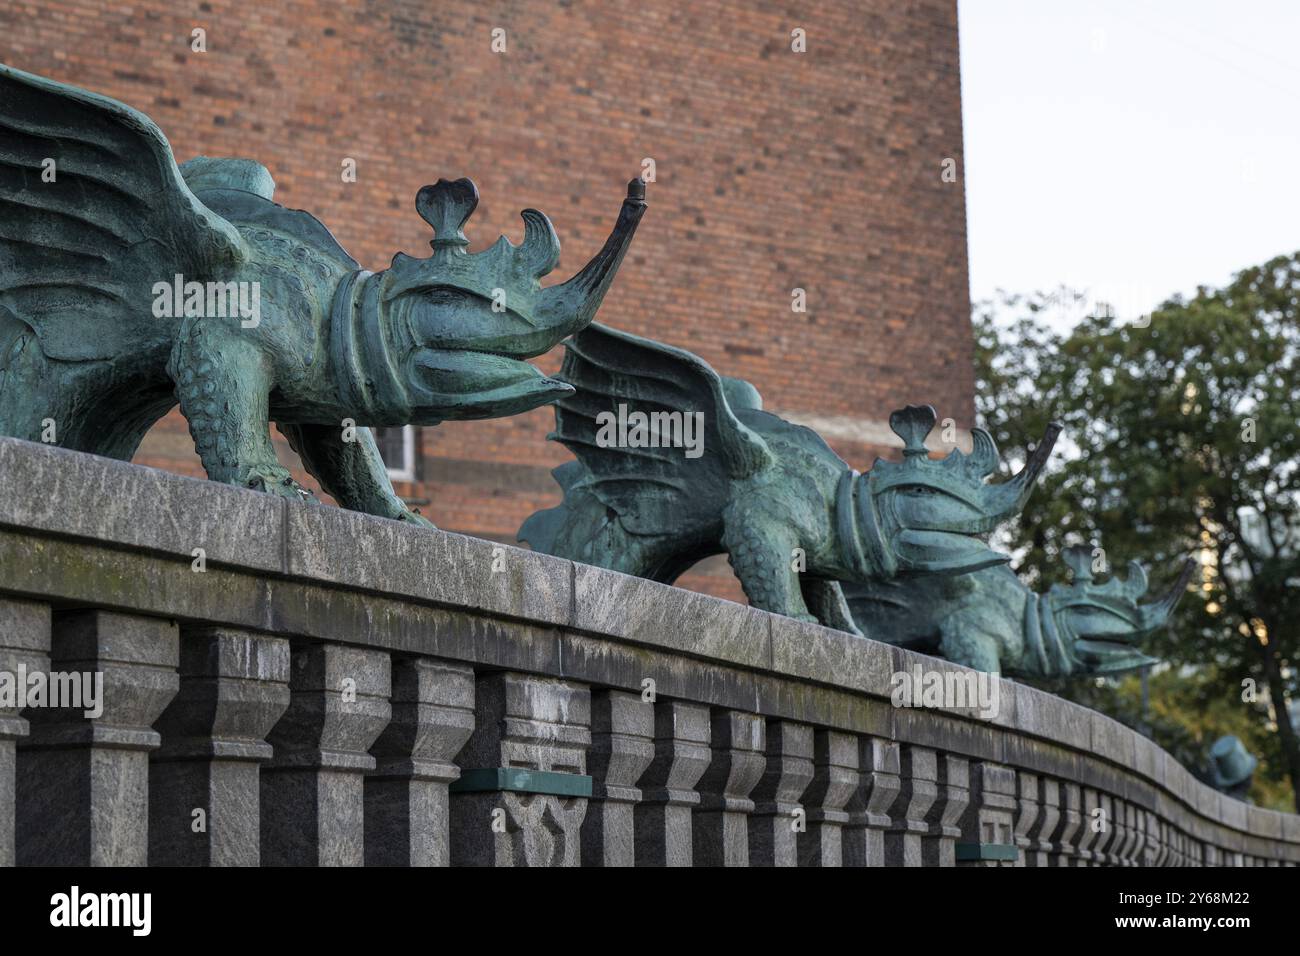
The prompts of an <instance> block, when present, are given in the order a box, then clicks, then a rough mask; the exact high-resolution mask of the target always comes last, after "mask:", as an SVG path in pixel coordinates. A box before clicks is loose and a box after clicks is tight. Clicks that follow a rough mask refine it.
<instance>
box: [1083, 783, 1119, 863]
mask: <svg viewBox="0 0 1300 956" xmlns="http://www.w3.org/2000/svg"><path fill="white" fill-rule="evenodd" d="M1092 793H1093V794H1094V796H1093V800H1094V801H1095V802H1094V804H1093V806H1092V807H1091V808H1090V809H1089V810H1088V813H1087V815H1086V816H1085V825H1086V826H1089V827H1093V826H1095V828H1096V831H1097V836H1096V839H1094V840H1093V842H1092V847H1091V850H1092V865H1093V866H1111V865H1113V864H1112V862H1111V861H1112V859H1113V857H1112V853H1111V851H1112V848H1113V847H1114V845H1115V839H1116V837H1117V834H1118V831H1117V830H1116V827H1115V802H1114V799H1113V798H1112V797H1111V795H1110V794H1108V793H1105V792H1104V791H1101V790H1094V791H1092Z"/></svg>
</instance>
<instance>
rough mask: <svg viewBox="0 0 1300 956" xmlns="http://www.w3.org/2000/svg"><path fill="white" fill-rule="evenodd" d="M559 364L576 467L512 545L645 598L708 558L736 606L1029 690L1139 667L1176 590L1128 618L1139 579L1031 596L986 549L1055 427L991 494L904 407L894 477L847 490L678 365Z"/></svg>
mask: <svg viewBox="0 0 1300 956" xmlns="http://www.w3.org/2000/svg"><path fill="white" fill-rule="evenodd" d="M565 348H566V354H565V360H564V367H563V370H562V372H561V375H560V377H561V378H562V379H563V380H565V381H567V382H569V383H570V384H572V385H573V386H574V387H575V389H576V391H575V392H574V393H573V394H572V395H568V396H565V397H563V398H561V399H560V400H559V401H558V402H557V403H556V408H555V419H556V430H555V433H554V434H553V435H552V436H551V437H552V438H554V439H556V440H558V441H560V442H562V443H563V444H564V445H565V446H566V447H568V448H569V449H570V450H571V451H572V452H573V453H574V455H575V456H576V459H577V460H576V461H571V462H568V463H566V464H564V465H561V466H560V467H559V468H557V469H555V471H554V475H555V478H556V480H557V481H558V482H559V483H560V486H561V487H562V488H563V490H564V500H563V502H562V503H561V504H560V505H559V506H558V507H555V508H551V509H548V510H545V511H539V512H537V513H536V514H534V515H533V516H532V517H530V518H529V519H528V520H527V521H525V522H524V524H523V526H522V527H521V528H520V529H519V539H520V540H521V541H526V542H528V543H529V544H531V545H532V547H533V548H534V549H536V550H538V551H544V552H547V553H549V554H555V555H559V556H561V557H566V558H570V559H572V560H574V561H582V562H585V563H587V564H595V565H599V566H601V567H605V568H610V569H612V570H615V571H622V572H624V573H627V574H634V575H637V576H639V577H645V578H651V579H653V580H656V581H661V582H664V583H671V582H673V581H674V580H675V579H676V578H677V577H678V576H679V575H680V574H682V573H683V572H684V571H685V570H686V569H687V568H689V567H690V566H691V565H692V564H694V563H695V562H696V561H698V560H700V559H701V558H704V557H707V556H709V555H713V554H719V553H726V554H727V556H728V558H729V560H730V562H731V565H732V567H733V568H734V569H735V572H736V576H737V577H738V578H739V579H740V583H741V585H742V586H743V588H744V590H745V594H746V596H747V597H748V598H749V600H750V603H751V604H753V605H754V606H755V607H759V608H762V609H764V610H767V611H772V612H774V613H777V614H784V615H786V616H788V617H794V618H797V619H800V620H806V621H814V620H815V621H819V622H820V623H822V624H824V625H826V626H827V627H833V628H837V629H839V630H843V631H848V632H850V633H854V634H862V633H863V632H866V635H867V636H869V637H873V638H876V639H879V640H884V641H886V642H888V643H894V644H899V645H902V646H906V647H911V648H914V649H917V650H921V651H925V652H928V653H942V654H944V655H945V656H947V657H948V658H949V659H951V660H953V661H955V662H957V663H960V664H965V665H967V666H970V667H974V668H977V669H980V670H985V671H991V672H999V671H1005V672H1007V673H1010V674H1021V675H1028V676H1041V677H1057V676H1068V675H1075V674H1102V673H1114V672H1116V671H1121V670H1126V669H1130V668H1134V667H1140V666H1143V665H1145V664H1150V663H1152V660H1151V659H1150V658H1148V657H1146V656H1145V655H1143V654H1142V653H1141V652H1140V650H1138V648H1137V643H1138V642H1139V641H1140V640H1141V639H1142V638H1143V637H1145V636H1146V635H1148V634H1150V633H1151V632H1152V631H1154V630H1155V629H1156V628H1158V627H1160V626H1162V625H1163V624H1164V623H1165V621H1166V620H1167V618H1168V616H1169V612H1170V611H1171V610H1172V608H1173V606H1174V604H1175V603H1176V602H1177V600H1178V598H1179V596H1180V595H1181V594H1182V593H1183V591H1184V590H1186V586H1187V582H1188V579H1189V577H1190V574H1191V570H1192V566H1191V564H1190V562H1189V563H1188V565H1187V566H1186V567H1185V568H1184V571H1183V574H1182V576H1181V577H1180V578H1179V580H1178V582H1177V584H1175V585H1174V588H1173V589H1172V590H1171V591H1170V592H1169V594H1168V595H1166V596H1165V597H1163V598H1161V599H1159V600H1157V601H1154V602H1150V603H1140V601H1139V598H1141V597H1142V595H1143V594H1144V593H1145V591H1146V574H1145V572H1144V571H1143V570H1142V568H1141V566H1139V565H1137V564H1136V563H1134V564H1133V565H1132V566H1131V570H1130V573H1129V577H1128V578H1127V579H1125V580H1120V579H1116V578H1112V579H1111V580H1109V581H1106V582H1105V583H1098V582H1095V581H1094V580H1093V577H1092V574H1091V570H1090V567H1089V565H1088V561H1090V560H1091V557H1090V555H1091V552H1090V551H1086V552H1083V551H1078V550H1072V551H1069V552H1067V554H1066V560H1067V562H1068V563H1069V564H1070V567H1071V569H1072V570H1073V572H1074V581H1073V583H1072V584H1070V585H1069V586H1064V587H1063V586H1060V585H1058V586H1056V587H1054V588H1053V589H1052V590H1051V591H1049V592H1048V593H1047V594H1046V595H1042V596H1040V595H1037V594H1035V593H1033V592H1032V591H1030V590H1029V589H1028V588H1027V587H1026V586H1025V585H1024V584H1023V583H1022V582H1021V581H1020V579H1019V578H1018V577H1017V576H1016V575H1015V573H1014V572H1012V571H1011V570H1010V568H1008V567H1006V564H1005V563H1006V562H1007V561H1008V560H1009V558H1008V557H1007V556H1006V555H1003V554H999V553H998V552H996V551H994V550H992V549H991V548H990V547H989V545H988V543H987V538H988V536H989V534H990V533H991V532H992V531H993V530H994V528H996V527H997V526H998V525H999V524H1000V523H1001V522H1003V521H1004V520H1006V519H1008V518H1010V517H1012V516H1013V515H1014V514H1016V513H1017V512H1018V511H1019V510H1020V509H1021V507H1022V506H1023V505H1024V504H1025V501H1026V499H1027V498H1028V496H1029V493H1030V491H1031V489H1032V487H1033V483H1034V480H1035V478H1036V477H1037V476H1038V474H1039V472H1040V471H1041V470H1042V468H1043V466H1044V464H1045V463H1046V461H1047V458H1048V455H1049V454H1050V453H1051V449H1052V446H1053V444H1054V442H1055V440H1056V437H1057V434H1058V432H1059V429H1058V428H1057V427H1056V426H1055V425H1053V426H1051V427H1049V429H1048V431H1047V433H1046V434H1045V435H1044V436H1043V438H1042V439H1041V440H1040V441H1039V442H1038V443H1037V444H1036V445H1035V447H1034V450H1033V452H1032V454H1031V455H1030V456H1029V458H1028V460H1027V461H1026V463H1025V466H1024V467H1023V468H1022V469H1021V471H1020V472H1019V473H1018V474H1017V475H1015V477H1013V478H1011V479H1010V480H1009V481H1006V482H1003V483H1001V484H990V483H988V481H987V479H988V478H989V477H990V476H991V475H992V474H993V473H994V472H995V471H996V470H997V468H998V464H999V459H998V453H997V448H996V447H995V445H994V443H993V439H992V438H991V437H990V436H989V434H988V433H987V432H985V431H983V430H982V429H979V428H976V429H972V431H971V440H972V445H973V448H972V451H971V452H970V453H969V454H966V453H963V452H960V451H952V452H951V453H949V454H948V455H947V456H946V457H944V458H940V459H934V458H931V457H930V452H929V449H928V448H927V447H926V444H925V439H926V437H927V436H928V435H929V433H930V431H931V429H932V428H933V427H934V424H935V419H936V416H935V412H934V410H933V409H932V408H930V407H929V406H908V407H907V408H904V409H901V410H899V411H896V412H894V413H893V414H892V415H891V416H890V420H889V422H890V427H891V428H892V429H893V431H894V433H895V434H897V435H898V437H899V438H900V439H902V441H903V460H902V461H901V462H893V461H887V460H877V461H876V463H875V465H874V467H872V469H871V470H870V471H868V472H867V473H865V474H859V473H858V472H856V471H854V470H853V469H852V468H850V467H849V466H848V465H847V464H846V463H845V462H844V461H843V460H842V459H841V458H840V457H839V456H838V455H836V454H835V453H834V452H833V451H832V450H831V448H830V446H828V445H827V444H826V443H825V442H824V441H823V440H822V439H821V438H820V437H819V436H818V435H817V434H816V433H815V432H813V431H811V430H810V429H807V428H804V427H802V426H799V425H794V424H791V423H790V422H787V421H785V420H783V419H781V418H778V417H777V416H775V415H772V414H770V413H768V412H764V411H763V410H762V400H761V398H760V397H759V394H758V391H757V390H756V389H755V388H754V387H753V385H751V384H750V383H748V382H745V381H742V380H740V379H730V378H725V377H723V376H720V375H718V373H717V372H715V371H714V370H713V368H712V367H711V366H709V365H708V363H706V362H704V361H703V360H702V359H700V358H699V357H698V356H696V355H693V354H691V353H690V352H686V351H683V350H682V349H677V348H673V347H672V346H669V345H664V344H662V343H659V342H653V341H650V340H647V339H643V338H639V337H637V336H635V335H630V334H628V333H625V332H619V331H616V330H613V329H609V328H606V327H604V326H601V325H598V324H593V325H591V326H590V327H588V328H587V329H586V330H585V331H583V332H581V333H580V334H578V335H576V336H574V337H573V338H572V339H571V340H569V341H568V342H566V343H565ZM691 416H698V417H699V419H700V425H699V427H697V428H696V429H694V430H693V429H691V428H690V427H686V426H689V424H690V421H691ZM615 425H617V427H615ZM692 432H694V438H695V441H694V442H692V443H690V444H688V445H686V446H685V447H683V446H682V443H681V442H680V441H678V439H680V438H681V437H683V436H687V435H691V434H692ZM1085 554H1086V555H1087V556H1088V557H1087V560H1085V558H1084V555H1085ZM1081 561H1082V562H1083V563H1080V562H1081ZM846 593H847V596H848V600H847V601H846ZM855 619H856V621H855Z"/></svg>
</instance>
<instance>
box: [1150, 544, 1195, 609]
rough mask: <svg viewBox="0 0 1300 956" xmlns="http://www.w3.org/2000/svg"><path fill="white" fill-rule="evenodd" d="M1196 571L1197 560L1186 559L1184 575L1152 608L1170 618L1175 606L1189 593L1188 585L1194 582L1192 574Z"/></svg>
mask: <svg viewBox="0 0 1300 956" xmlns="http://www.w3.org/2000/svg"><path fill="white" fill-rule="evenodd" d="M1195 570H1196V559H1195V558H1187V559H1185V560H1184V561H1183V570H1182V573H1180V574H1179V575H1178V580H1177V581H1175V582H1174V586H1173V587H1171V588H1170V589H1169V590H1168V591H1167V592H1166V593H1165V596H1164V597H1162V598H1160V600H1158V601H1156V602H1154V604H1153V605H1152V606H1153V607H1154V608H1157V609H1159V611H1160V613H1161V614H1162V615H1164V616H1165V617H1168V616H1169V614H1170V612H1171V611H1173V609H1174V606H1175V605H1177V604H1178V602H1179V601H1180V600H1181V599H1182V597H1183V595H1184V594H1186V593H1187V585H1189V584H1190V583H1191V582H1192V573H1193V572H1194V571H1195Z"/></svg>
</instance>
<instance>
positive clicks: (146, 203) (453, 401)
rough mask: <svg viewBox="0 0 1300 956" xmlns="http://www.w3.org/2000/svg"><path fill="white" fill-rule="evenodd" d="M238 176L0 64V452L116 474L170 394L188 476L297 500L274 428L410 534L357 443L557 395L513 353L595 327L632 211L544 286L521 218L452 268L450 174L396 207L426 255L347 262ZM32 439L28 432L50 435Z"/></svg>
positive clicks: (631, 207)
mask: <svg viewBox="0 0 1300 956" xmlns="http://www.w3.org/2000/svg"><path fill="white" fill-rule="evenodd" d="M274 190H275V183H274V182H273V181H272V179H271V176H270V174H269V173H268V172H267V170H266V169H265V168H264V167H263V166H261V165H260V164H258V163H256V162H254V161H252V160H249V159H208V158H202V157H201V158H199V159H195V160H192V161H190V162H188V163H185V164H184V165H183V166H179V167H178V166H177V165H176V162H175V160H174V159H173V157H172V151H171V147H170V146H169V145H168V143H167V140H166V138H165V137H164V136H163V134H162V132H161V131H160V130H159V129H158V127H157V126H155V125H154V124H153V123H152V122H151V121H150V120H149V119H148V117H146V116H144V115H143V114H141V113H139V112H137V111H135V110H133V109H131V108H130V107H129V106H125V105H123V104H122V103H119V102H117V101H115V100H111V99H109V98H107V97H104V96H99V95H97V94H95V93H90V92H88V91H85V90H80V89H77V88H75V87H71V86H66V85H64V84H62V83H57V82H55V81H53V80H48V79H44V78H42V77H38V76H33V75H31V74H28V73H23V72H21V71H19V70H14V69H11V68H9V67H5V66H4V65H2V64H0V435H9V436H13V437H16V438H24V439H27V440H30V441H41V440H44V441H53V442H54V443H55V444H58V445H61V446H63V447H65V448H72V449H75V450H77V451H85V452H92V453H94V454H98V455H107V456H110V457H113V458H122V459H130V458H131V456H132V455H133V454H134V452H135V450H136V447H137V446H138V445H139V444H140V441H141V439H142V438H143V437H144V434H145V432H146V431H148V430H149V428H150V427H151V426H152V425H153V423H154V422H156V421H157V420H158V419H159V418H161V417H162V416H163V415H164V414H166V413H167V411H168V410H169V409H170V408H172V407H173V406H174V405H176V404H177V402H178V401H179V403H180V406H181V411H182V412H183V413H184V415H185V418H186V420H187V421H188V423H189V427H190V434H191V435H192V436H193V438H194V444H195V447H196V449H197V451H198V453H199V456H200V458H201V459H202V461H203V467H204V469H205V470H206V472H207V475H208V477H209V478H211V479H213V480H215V481H221V482H227V483H230V484H236V485H241V486H244V487H249V488H254V489H258V490H260V491H266V492H269V493H272V494H277V495H281V496H284V497H288V498H293V499H299V498H306V497H307V493H306V492H305V491H303V489H301V488H300V487H299V486H298V485H297V484H296V483H295V482H294V480H293V479H292V478H291V477H290V475H289V472H288V470H287V469H286V468H284V467H283V466H282V465H281V464H280V463H279V462H278V461H277V460H276V456H275V450H274V447H273V446H272V444H271V437H270V433H269V424H270V422H275V423H276V424H277V425H278V427H279V429H280V431H281V432H283V433H284V435H285V437H287V438H288V439H289V443H290V444H291V445H292V446H293V447H294V449H295V450H296V451H297V452H298V454H299V455H300V456H301V457H302V461H303V465H304V466H305V467H306V469H307V470H308V471H309V472H311V473H312V474H313V475H314V476H315V477H316V478H317V479H318V480H319V481H320V483H321V486H322V487H323V488H324V489H325V490H326V491H327V492H329V493H330V494H332V495H333V496H334V497H335V498H336V499H337V500H338V501H339V503H340V504H342V505H343V506H344V507H347V508H352V509H355V510H358V511H365V512H369V513H371V514H376V515H381V516H383V517H390V518H398V519H402V520H414V521H419V522H421V523H427V522H425V521H424V519H421V518H418V517H417V516H415V515H414V514H413V513H412V512H410V511H408V510H407V509H406V506H405V505H404V504H403V503H402V501H401V499H399V498H398V497H397V495H396V494H395V493H394V491H393V488H392V485H391V483H390V481H389V479H388V473H387V471H386V469H385V467H384V463H383V461H382V459H381V458H380V456H379V451H378V448H377V447H376V445H375V441H374V438H373V437H372V435H371V433H370V431H369V428H367V427H362V426H372V425H374V426H384V425H387V426H396V425H407V424H416V425H436V424H438V423H439V422H440V421H443V420H447V419H473V418H490V417H496V416H501V415H513V414H516V413H519V412H523V411H527V410H528V409H531V408H536V407H537V406H539V405H543V404H545V403H547V402H551V401H554V400H555V399H556V398H557V397H558V396H561V395H566V394H569V393H570V392H572V388H571V387H570V386H568V385H565V384H564V383H562V382H558V381H555V380H554V379H551V378H546V377H544V376H543V375H542V374H541V373H540V372H538V371H537V369H535V368H533V366H531V365H529V364H528V363H526V362H525V361H522V360H523V359H528V358H532V357H534V356H537V355H540V354H542V353H543V352H546V351H547V350H549V349H550V348H551V347H552V346H554V345H556V344H557V343H559V342H560V341H561V340H562V339H564V338H565V337H566V336H568V335H571V334H572V333H574V332H577V331H580V330H581V329H583V328H584V327H585V326H586V325H587V324H588V323H589V322H591V320H592V318H594V316H595V314H596V309H597V308H598V307H599V305H600V303H601V300H602V298H603V297H604V295H605V292H606V290H608V288H609V286H610V283H611V282H612V281H613V278H614V274H615V272H616V271H617V270H618V267H619V263H620V262H621V261H622V258H623V254H624V253H625V252H626V251H627V248H628V244H629V243H630V242H631V240H632V235H633V233H634V232H635V231H636V227H637V223H638V222H639V221H640V219H641V216H642V214H643V212H644V211H645V202H644V201H643V200H644V195H645V186H644V183H642V181H641V180H640V179H635V180H633V181H632V182H631V183H630V184H629V186H628V194H627V198H626V199H625V200H624V201H623V206H622V210H621V212H620V214H619V218H618V222H617V224H616V225H615V226H614V231H613V234H612V235H611V236H610V237H609V239H608V241H607V242H606V243H605V245H604V248H602V249H601V250H600V252H599V253H598V254H597V255H596V256H595V258H594V259H592V260H591V262H590V263H588V264H587V266H586V267H585V268H584V269H583V270H582V271H581V272H579V273H578V274H577V275H575V276H574V277H573V278H571V279H570V280H569V281H567V282H564V283H562V284H559V285H553V286H550V287H549V288H545V289H543V288H542V287H541V284H540V281H539V280H540V279H541V278H542V277H543V276H545V275H547V274H548V273H549V272H551V270H552V269H554V268H555V267H556V265H557V264H558V263H559V258H560V242H559V239H558V238H557V237H556V235H555V230H554V229H553V228H552V226H551V223H550V221H549V220H548V219H547V218H546V217H545V216H544V215H542V214H541V213H540V212H538V211H536V210H534V209H528V210H525V211H524V212H523V219H524V241H523V244H522V245H520V246H515V245H513V244H512V243H510V242H509V241H508V240H506V239H505V238H504V237H502V238H501V239H500V240H498V241H497V243H496V244H495V245H493V246H492V247H491V248H489V249H487V250H485V251H483V252H480V253H477V254H473V255H471V254H469V253H468V252H467V250H466V246H468V244H469V241H468V240H467V239H466V238H465V234H464V231H463V229H464V226H465V223H466V221H467V220H468V219H469V217H470V215H471V214H472V213H473V212H474V208H475V206H476V205H477V203H478V190H477V189H476V188H475V187H474V184H473V183H472V182H470V181H469V180H468V179H459V180H456V181H454V182H448V181H446V180H439V181H438V182H437V183H436V184H434V185H432V186H425V187H424V188H423V189H421V190H420V191H419V194H418V195H417V196H416V200H415V205H416V209H417V211H418V212H419V213H420V215H421V216H422V217H423V218H424V219H425V220H426V221H427V222H428V223H429V224H430V225H431V226H433V228H434V233H435V238H434V239H433V241H432V242H431V243H430V246H431V247H432V250H433V251H432V255H431V256H429V257H428V258H425V259H418V258H413V257H411V256H407V255H404V254H401V253H399V254H398V255H396V256H395V257H394V258H393V261H392V265H391V267H390V268H388V269H385V270H383V271H381V272H374V273H372V272H370V271H368V270H365V269H362V268H360V266H359V265H358V264H357V262H356V261H355V260H354V259H353V258H352V257H351V256H349V255H348V254H347V253H346V252H345V251H344V250H343V248H342V247H341V246H340V245H339V244H338V242H336V241H335V239H334V237H333V236H332V235H330V233H329V230H327V229H326V228H325V227H324V226H323V225H321V223H320V222H319V221H317V220H316V219H315V218H314V217H313V216H311V215H310V214H308V213H306V212H302V211H300V210H293V209H286V208H284V207H283V206H280V205H277V204H276V203H275V202H274V201H273V196H274ZM51 436H52V437H51Z"/></svg>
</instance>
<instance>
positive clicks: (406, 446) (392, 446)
mask: <svg viewBox="0 0 1300 956" xmlns="http://www.w3.org/2000/svg"><path fill="white" fill-rule="evenodd" d="M370 430H371V431H372V432H374V433H375V442H376V444H378V445H379V454H380V456H381V457H382V458H383V459H384V464H385V465H386V466H387V467H388V477H389V478H391V479H392V480H393V481H415V453H416V449H415V446H416V441H417V438H418V436H417V435H416V433H415V426H413V425H403V426H401V427H400V428H372V429H370Z"/></svg>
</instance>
